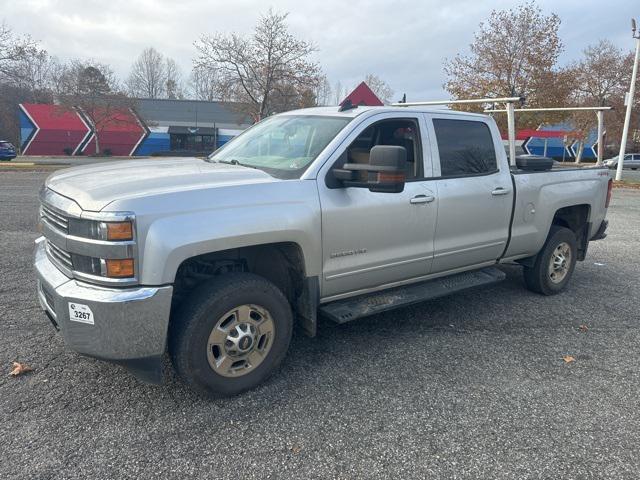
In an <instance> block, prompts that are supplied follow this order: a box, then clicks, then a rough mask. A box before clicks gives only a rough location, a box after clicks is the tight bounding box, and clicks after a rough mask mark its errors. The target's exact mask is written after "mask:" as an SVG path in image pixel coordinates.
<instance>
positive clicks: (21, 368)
mask: <svg viewBox="0 0 640 480" xmlns="http://www.w3.org/2000/svg"><path fill="white" fill-rule="evenodd" d="M12 365H13V370H11V372H9V375H11V376H13V377H17V376H18V375H23V374H25V373H27V372H33V368H31V367H30V366H29V365H26V364H24V363H20V362H12Z"/></svg>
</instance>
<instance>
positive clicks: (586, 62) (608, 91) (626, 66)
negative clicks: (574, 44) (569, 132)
mask: <svg viewBox="0 0 640 480" xmlns="http://www.w3.org/2000/svg"><path fill="white" fill-rule="evenodd" d="M583 55H584V56H583V58H582V60H580V61H579V62H578V63H576V64H574V65H573V67H572V70H573V73H574V84H575V93H576V97H577V98H583V99H585V100H588V101H595V102H596V103H597V104H598V105H605V104H606V103H607V102H608V101H609V100H610V99H611V98H612V97H620V96H623V95H624V93H625V91H626V89H627V88H628V86H629V81H630V77H631V68H632V65H633V54H631V53H626V54H625V53H623V52H622V50H620V49H619V48H616V46H615V45H614V44H613V43H611V41H610V40H600V41H599V42H598V43H596V44H595V45H590V46H588V47H587V48H585V49H584V50H583Z"/></svg>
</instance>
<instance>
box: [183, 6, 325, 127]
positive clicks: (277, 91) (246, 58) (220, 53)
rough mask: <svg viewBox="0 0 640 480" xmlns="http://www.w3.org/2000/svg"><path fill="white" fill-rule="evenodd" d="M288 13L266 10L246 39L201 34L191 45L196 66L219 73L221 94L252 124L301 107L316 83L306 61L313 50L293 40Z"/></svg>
mask: <svg viewBox="0 0 640 480" xmlns="http://www.w3.org/2000/svg"><path fill="white" fill-rule="evenodd" d="M286 19H287V14H286V13H276V12H274V11H272V10H269V11H268V12H267V14H266V15H263V16H262V17H261V18H260V20H259V21H258V24H257V25H256V27H255V30H254V33H253V35H252V36H250V37H243V36H240V35H238V34H235V33H234V34H231V35H224V34H215V35H208V36H207V35H205V36H203V37H202V38H201V39H200V40H199V41H197V42H196V43H195V47H196V49H197V50H198V54H199V55H198V58H197V59H196V60H195V66H196V67H197V68H202V69H211V70H213V71H215V72H217V74H218V86H219V89H220V91H221V93H222V96H223V97H225V98H228V99H231V100H235V101H237V102H240V103H239V105H241V107H240V108H241V109H242V110H243V111H244V112H245V113H247V114H249V115H251V117H252V118H253V119H254V120H256V121H257V120H260V119H261V118H263V117H265V116H267V115H269V114H271V113H274V112H278V111H282V109H283V108H287V107H288V106H290V105H301V104H305V103H306V100H305V96H306V94H307V92H308V91H309V90H313V89H314V88H315V87H316V85H317V84H318V81H319V77H320V68H319V67H318V65H317V64H316V63H315V62H313V61H311V60H310V59H309V56H310V54H311V53H313V52H314V51H315V47H314V46H313V45H312V44H311V43H309V42H306V41H304V40H300V39H298V38H296V37H295V36H293V35H292V34H291V33H290V32H289V30H288V28H287V23H286Z"/></svg>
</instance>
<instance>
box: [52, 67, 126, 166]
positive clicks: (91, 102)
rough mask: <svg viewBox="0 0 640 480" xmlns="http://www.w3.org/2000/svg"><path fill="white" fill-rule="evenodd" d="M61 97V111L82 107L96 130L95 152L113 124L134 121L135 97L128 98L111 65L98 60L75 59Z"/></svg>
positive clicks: (61, 89)
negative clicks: (132, 113)
mask: <svg viewBox="0 0 640 480" xmlns="http://www.w3.org/2000/svg"><path fill="white" fill-rule="evenodd" d="M58 100H59V103H60V107H59V108H60V109H61V110H62V111H68V110H75V109H76V108H80V109H81V110H82V112H83V113H84V114H85V115H86V116H87V118H88V119H89V121H90V122H91V124H92V126H93V129H94V131H95V146H96V154H100V153H101V150H100V138H101V136H102V134H103V132H104V131H105V130H106V129H107V128H108V127H110V126H112V125H121V124H126V123H129V122H132V121H133V120H131V109H132V108H133V107H134V106H135V102H134V100H132V99H131V98H129V97H128V96H127V95H126V94H125V93H124V89H122V88H121V86H120V84H119V83H118V80H117V78H116V76H115V74H114V72H113V70H112V69H111V67H109V66H108V65H105V64H102V63H99V62H96V61H95V60H87V61H79V60H75V61H72V62H71V63H70V64H69V65H68V66H67V68H66V69H65V72H64V74H63V76H62V80H61V82H60V90H59V92H58Z"/></svg>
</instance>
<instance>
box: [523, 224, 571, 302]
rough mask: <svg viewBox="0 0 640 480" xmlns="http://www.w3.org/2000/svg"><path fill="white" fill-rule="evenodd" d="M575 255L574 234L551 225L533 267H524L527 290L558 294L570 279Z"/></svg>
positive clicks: (563, 228)
mask: <svg viewBox="0 0 640 480" xmlns="http://www.w3.org/2000/svg"><path fill="white" fill-rule="evenodd" d="M577 253H578V246H577V241H576V236H575V234H574V233H573V232H572V231H571V230H569V229H568V228H565V227H559V226H557V225H553V226H552V227H551V230H550V231H549V236H548V237H547V241H546V242H545V244H544V247H542V250H541V251H540V252H539V253H538V255H537V256H536V260H535V262H534V265H533V267H524V280H525V284H526V285H527V288H528V289H529V290H531V291H533V292H536V293H541V294H542V295H555V294H556V293H560V292H561V291H562V290H564V288H565V287H566V286H567V284H568V283H569V280H570V279H571V275H572V274H573V269H574V268H575V266H576V260H577Z"/></svg>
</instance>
